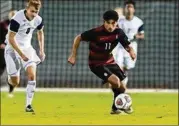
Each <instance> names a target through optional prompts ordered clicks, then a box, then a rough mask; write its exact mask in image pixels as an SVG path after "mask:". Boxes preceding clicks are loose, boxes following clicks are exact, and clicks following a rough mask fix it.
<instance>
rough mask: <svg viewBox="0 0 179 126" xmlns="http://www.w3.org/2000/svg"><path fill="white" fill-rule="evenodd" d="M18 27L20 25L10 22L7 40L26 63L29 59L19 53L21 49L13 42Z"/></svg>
mask: <svg viewBox="0 0 179 126" xmlns="http://www.w3.org/2000/svg"><path fill="white" fill-rule="evenodd" d="M19 27H20V24H19V23H18V22H17V21H15V20H13V19H12V20H11V22H10V31H9V32H8V40H9V43H10V45H11V46H12V47H13V48H14V50H15V51H16V52H17V53H18V54H19V55H20V56H21V58H22V59H23V60H24V61H28V60H29V59H28V58H27V57H26V56H25V55H24V53H23V52H22V51H21V49H20V48H19V46H18V45H17V43H16V41H15V36H16V33H17V32H18V29H19Z"/></svg>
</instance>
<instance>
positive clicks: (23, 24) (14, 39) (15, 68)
mask: <svg viewBox="0 0 179 126" xmlns="http://www.w3.org/2000/svg"><path fill="white" fill-rule="evenodd" d="M40 8H41V1H40V0H29V1H28V3H27V7H26V8H25V9H23V10H20V11H18V12H17V13H16V14H15V15H14V16H13V17H12V19H11V21H10V25H9V28H8V34H7V35H6V41H5V42H6V43H7V46H6V48H5V60H6V65H7V73H8V85H9V93H12V92H13V90H14V87H16V86H17V85H18V84H19V81H20V69H21V68H24V69H25V71H26V74H27V78H28V82H27V88H26V109H25V110H26V112H34V110H33V108H32V106H31V104H32V100H33V95H34V91H35V88H36V66H37V64H39V63H40V62H42V61H44V59H45V53H44V32H43V26H44V25H43V21H42V18H41V17H40V16H39V15H38V13H39V11H40ZM35 29H37V30H38V31H37V36H38V41H39V47H40V48H39V49H40V51H39V55H40V58H39V57H38V56H37V54H36V51H35V50H34V49H33V47H32V45H31V38H32V34H33V31H34V30H35Z"/></svg>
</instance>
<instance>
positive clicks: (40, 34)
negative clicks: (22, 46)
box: [37, 26, 45, 61]
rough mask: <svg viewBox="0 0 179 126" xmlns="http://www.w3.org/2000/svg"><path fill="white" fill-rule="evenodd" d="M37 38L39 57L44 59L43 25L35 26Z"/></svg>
mask: <svg viewBox="0 0 179 126" xmlns="http://www.w3.org/2000/svg"><path fill="white" fill-rule="evenodd" d="M37 29H38V31H37V38H38V42H39V49H40V50H39V55H40V58H41V61H44V59H45V52H44V30H43V29H44V26H39V27H37Z"/></svg>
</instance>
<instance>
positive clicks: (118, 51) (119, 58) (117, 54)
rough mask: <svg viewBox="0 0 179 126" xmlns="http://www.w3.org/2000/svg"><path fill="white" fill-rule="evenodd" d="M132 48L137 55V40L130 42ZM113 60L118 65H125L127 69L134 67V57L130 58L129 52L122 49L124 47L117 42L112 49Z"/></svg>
mask: <svg viewBox="0 0 179 126" xmlns="http://www.w3.org/2000/svg"><path fill="white" fill-rule="evenodd" d="M129 46H131V47H132V48H133V49H134V52H135V54H136V56H137V42H131V44H130V45H129ZM112 53H113V56H114V60H115V62H116V63H117V64H118V65H119V66H120V67H125V68H127V69H132V68H134V67H135V64H136V59H137V58H136V59H135V60H132V58H131V57H130V55H129V53H128V52H127V51H126V50H125V49H124V47H123V46H122V45H121V44H120V43H119V44H118V45H117V46H116V47H115V48H114V50H113V51H112Z"/></svg>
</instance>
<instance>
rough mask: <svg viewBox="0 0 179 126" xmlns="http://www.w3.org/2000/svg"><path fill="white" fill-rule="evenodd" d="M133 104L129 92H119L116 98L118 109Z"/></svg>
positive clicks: (126, 107)
mask: <svg viewBox="0 0 179 126" xmlns="http://www.w3.org/2000/svg"><path fill="white" fill-rule="evenodd" d="M131 105H132V98H131V97H130V96H129V95H128V94H125V93H123V94H119V95H118V96H117V97H116V98H115V106H116V108H118V109H128V108H129V107H130V106H131Z"/></svg>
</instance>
